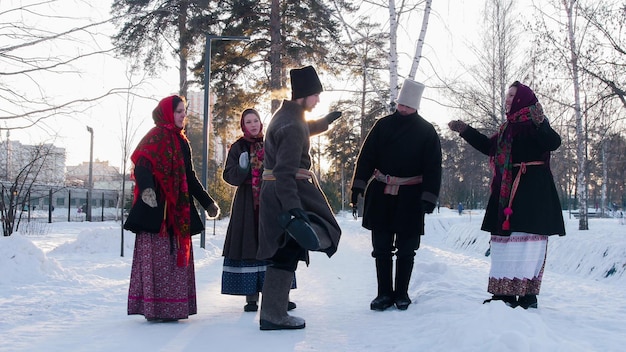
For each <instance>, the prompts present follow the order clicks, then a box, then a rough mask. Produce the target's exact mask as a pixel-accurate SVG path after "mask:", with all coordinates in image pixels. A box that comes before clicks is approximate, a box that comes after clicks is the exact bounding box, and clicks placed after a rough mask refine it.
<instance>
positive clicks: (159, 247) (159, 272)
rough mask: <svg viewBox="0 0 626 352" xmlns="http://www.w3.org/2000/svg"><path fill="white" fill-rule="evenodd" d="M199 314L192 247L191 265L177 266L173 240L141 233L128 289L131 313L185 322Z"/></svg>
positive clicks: (138, 235)
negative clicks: (186, 319)
mask: <svg viewBox="0 0 626 352" xmlns="http://www.w3.org/2000/svg"><path fill="white" fill-rule="evenodd" d="M197 312H198V308H197V304H196V278H195V272H194V265H193V248H192V250H191V257H190V260H189V265H188V266H186V267H179V266H177V265H176V250H174V251H170V239H169V238H168V237H164V236H160V235H158V234H151V233H147V232H141V233H138V234H137V235H136V237H135V250H134V252H133V264H132V268H131V272H130V286H129V289H128V314H129V315H133V314H140V315H143V316H145V317H146V319H148V320H153V319H185V318H188V317H189V316H190V315H193V314H196V313H197Z"/></svg>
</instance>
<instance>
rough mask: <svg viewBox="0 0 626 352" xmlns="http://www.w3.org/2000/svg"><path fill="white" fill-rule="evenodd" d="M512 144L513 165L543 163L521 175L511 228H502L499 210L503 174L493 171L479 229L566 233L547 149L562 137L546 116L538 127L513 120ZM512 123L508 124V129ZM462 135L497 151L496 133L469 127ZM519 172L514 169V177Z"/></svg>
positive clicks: (478, 145)
mask: <svg viewBox="0 0 626 352" xmlns="http://www.w3.org/2000/svg"><path fill="white" fill-rule="evenodd" d="M515 125H517V126H515V129H514V135H513V141H512V146H511V156H512V162H513V163H514V164H517V163H521V162H530V161H543V162H544V163H545V164H544V165H539V166H528V167H527V168H526V173H525V174H522V176H521V178H520V182H519V187H518V189H517V193H516V194H515V197H514V198H513V203H512V207H511V208H512V209H513V214H512V215H511V216H510V218H509V221H510V230H509V231H505V230H503V229H502V223H503V220H504V215H503V214H502V212H501V211H499V209H498V208H499V204H498V203H499V199H500V184H501V179H502V175H500V174H499V173H497V174H494V177H493V179H492V182H491V194H490V196H489V202H488V203H487V210H486V211H485V218H484V220H483V224H482V227H481V229H482V230H483V231H488V232H490V233H492V234H498V235H503V236H508V235H510V234H511V232H513V231H515V232H526V233H534V234H540V235H560V236H564V235H565V225H564V224H563V212H562V210H561V203H560V202H559V196H558V193H557V191H556V187H555V185H554V180H553V177H552V172H551V171H550V152H551V151H554V150H556V149H557V148H558V147H559V146H560V145H561V137H560V136H559V135H558V133H556V132H555V131H554V130H553V129H552V128H551V127H550V124H549V123H548V120H547V119H545V120H544V122H543V123H541V124H540V125H539V127H538V128H537V127H535V125H534V124H533V122H532V121H526V122H520V123H516V124H515ZM512 127H514V126H512V125H509V128H512ZM461 137H462V138H463V139H465V140H466V141H467V142H468V143H469V144H470V145H471V146H472V147H474V148H476V149H477V150H478V151H480V152H481V153H483V154H485V155H488V156H493V155H495V153H496V147H497V145H496V144H497V135H494V136H493V137H491V138H489V137H487V136H485V135H484V134H482V133H480V132H478V131H477V130H476V129H474V128H472V127H470V126H468V127H467V129H466V130H465V131H463V133H461ZM519 171H520V168H519V167H514V168H513V179H515V177H516V176H517V173H518V172H519Z"/></svg>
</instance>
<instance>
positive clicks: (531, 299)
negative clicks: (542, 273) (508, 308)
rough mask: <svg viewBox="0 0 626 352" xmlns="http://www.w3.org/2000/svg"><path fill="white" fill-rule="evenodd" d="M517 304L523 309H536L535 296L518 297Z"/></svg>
mask: <svg viewBox="0 0 626 352" xmlns="http://www.w3.org/2000/svg"><path fill="white" fill-rule="evenodd" d="M517 302H518V303H519V305H520V307H522V308H524V309H528V308H535V309H536V308H537V307H538V304H537V295H526V296H520V298H519V300H518V301H517Z"/></svg>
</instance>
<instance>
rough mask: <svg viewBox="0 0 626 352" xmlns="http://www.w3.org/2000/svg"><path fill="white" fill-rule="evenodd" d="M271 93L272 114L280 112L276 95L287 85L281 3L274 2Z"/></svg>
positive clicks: (272, 9)
mask: <svg viewBox="0 0 626 352" xmlns="http://www.w3.org/2000/svg"><path fill="white" fill-rule="evenodd" d="M270 40H271V44H270V92H271V94H272V96H273V97H272V107H271V109H272V110H271V112H272V113H274V111H276V110H278V108H279V107H280V99H277V98H276V97H275V96H274V94H275V93H276V92H282V90H283V88H284V87H285V83H284V82H283V81H282V77H283V74H282V71H283V65H282V62H281V47H282V45H281V39H280V1H279V0H272V5H271V11H270Z"/></svg>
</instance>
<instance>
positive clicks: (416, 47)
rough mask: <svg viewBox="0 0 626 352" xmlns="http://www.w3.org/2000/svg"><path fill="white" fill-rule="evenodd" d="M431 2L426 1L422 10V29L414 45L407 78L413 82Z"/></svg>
mask: <svg viewBox="0 0 626 352" xmlns="http://www.w3.org/2000/svg"><path fill="white" fill-rule="evenodd" d="M431 4H432V0H426V7H425V8H424V17H423V18H422V29H421V30H420V36H419V39H417V43H416V45H415V55H414V56H413V64H411V71H410V72H409V78H410V79H412V80H415V74H416V73H417V68H418V67H419V64H420V59H421V58H422V48H423V47H424V39H425V38H426V29H427V28H428V18H429V17H430V9H431Z"/></svg>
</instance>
